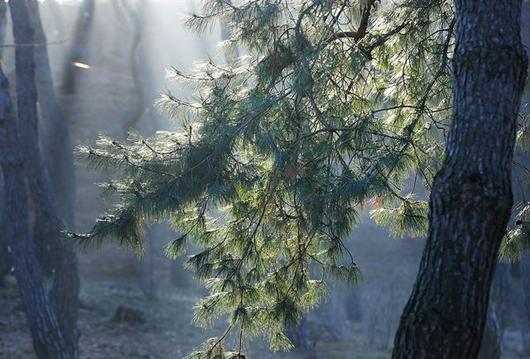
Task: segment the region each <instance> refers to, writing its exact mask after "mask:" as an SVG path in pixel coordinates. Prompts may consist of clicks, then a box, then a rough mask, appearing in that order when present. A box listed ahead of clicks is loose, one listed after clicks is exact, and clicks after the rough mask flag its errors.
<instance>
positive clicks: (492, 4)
mask: <svg viewBox="0 0 530 359" xmlns="http://www.w3.org/2000/svg"><path fill="white" fill-rule="evenodd" d="M455 4H456V26H457V32H456V49H455V53H454V58H453V65H454V78H453V103H454V105H453V106H454V110H453V121H452V124H451V129H450V132H449V137H448V141H447V150H446V157H445V160H444V163H443V166H442V169H441V170H440V172H439V173H438V174H437V176H436V178H435V180H434V183H433V188H432V192H431V200H430V218H429V220H430V228H429V237H428V240H427V243H426V247H425V250H424V252H423V256H422V260H421V263H420V268H419V273H418V277H417V278H416V283H415V285H414V289H413V291H412V294H411V297H410V299H409V301H408V303H407V305H406V307H405V309H404V312H403V314H402V317H401V321H400V326H399V329H398V331H397V334H396V337H395V342H394V351H393V356H392V357H393V358H395V359H397V358H400V359H401V358H403V359H404V358H406V359H414V358H448V359H449V358H451V359H471V358H476V357H477V354H478V351H479V348H480V343H481V339H482V334H483V330H484V324H485V322H486V314H487V307H488V300H489V290H490V285H491V281H492V276H493V273H494V270H495V265H496V262H497V254H498V249H499V245H500V243H501V240H502V237H503V235H504V233H505V230H506V225H507V223H508V219H509V216H510V210H511V207H512V202H513V200H512V191H511V163H512V157H513V147H514V142H515V131H516V119H517V114H518V111H519V103H520V99H521V95H522V91H523V86H524V81H525V78H526V68H527V58H526V55H525V53H524V49H523V47H522V44H521V39H520V34H519V31H520V16H521V0H466V1H464V0H455Z"/></svg>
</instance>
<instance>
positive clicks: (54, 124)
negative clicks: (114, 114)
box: [28, 0, 75, 230]
mask: <svg viewBox="0 0 530 359" xmlns="http://www.w3.org/2000/svg"><path fill="white" fill-rule="evenodd" d="M28 5H29V10H30V12H31V19H32V23H33V28H34V29H35V42H37V43H46V42H47V39H46V35H45V33H44V29H43V27H42V23H41V18H40V12H39V2H38V1H37V0H29V1H28ZM35 65H36V72H35V75H36V77H35V78H36V85H37V96H38V101H39V108H40V114H41V118H42V125H43V126H42V129H43V131H42V134H43V135H42V136H41V138H42V139H43V149H44V150H45V152H46V158H47V159H48V163H47V164H48V168H49V174H50V185H51V190H52V192H53V194H54V197H55V199H56V202H57V207H58V209H59V212H60V214H61V217H62V218H63V219H64V221H65V223H66V224H67V225H68V227H70V229H72V230H73V229H74V224H75V218H74V212H75V208H74V207H75V173H74V157H73V147H72V140H71V137H70V126H69V122H68V120H67V118H66V116H65V115H64V113H63V109H62V107H61V104H60V103H59V101H58V100H57V97H56V94H55V88H54V85H53V83H54V82H53V77H52V72H51V68H50V60H49V57H48V48H47V47H46V46H39V47H36V48H35ZM58 138H60V139H61V140H60V141H57V139H58Z"/></svg>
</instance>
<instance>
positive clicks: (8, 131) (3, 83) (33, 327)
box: [0, 1, 72, 359]
mask: <svg viewBox="0 0 530 359" xmlns="http://www.w3.org/2000/svg"><path fill="white" fill-rule="evenodd" d="M13 2H14V1H11V3H13ZM18 132H19V131H18V129H17V122H16V119H15V117H14V115H13V111H12V105H11V98H10V96H9V84H8V82H7V78H6V77H5V75H4V73H3V72H2V70H1V69H0V153H2V156H0V165H1V166H2V171H3V178H4V188H5V204H6V206H7V208H9V211H6V223H5V231H4V233H5V235H6V237H5V238H6V241H7V244H8V245H9V247H10V248H11V258H12V261H13V265H14V269H15V270H14V272H15V276H16V278H17V282H18V286H19V293H20V299H21V302H22V305H23V306H24V311H25V313H26V319H27V321H28V325H29V328H30V331H31V335H32V337H33V346H34V348H35V352H36V353H37V355H38V357H39V358H40V359H70V358H72V357H71V356H69V355H68V354H67V351H66V342H65V340H64V337H63V335H62V333H61V330H60V327H59V322H58V320H57V317H56V315H55V312H54V310H53V308H52V306H51V304H50V302H49V301H48V297H47V296H46V292H45V290H44V286H43V274H42V271H41V268H40V265H39V262H38V260H37V255H36V251H35V246H34V242H33V240H32V238H31V235H30V231H29V228H30V227H29V215H28V197H27V189H26V171H25V163H24V158H23V151H22V148H21V147H22V146H21V144H20V141H19V133H18Z"/></svg>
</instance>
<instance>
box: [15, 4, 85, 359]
mask: <svg viewBox="0 0 530 359" xmlns="http://www.w3.org/2000/svg"><path fill="white" fill-rule="evenodd" d="M9 5H10V10H11V17H12V20H13V34H14V37H15V43H16V44H17V45H18V46H17V47H16V51H15V61H16V77H17V86H16V88H17V110H18V125H19V130H20V145H21V148H22V152H23V154H24V157H25V173H26V179H27V183H28V189H29V194H30V198H31V202H32V204H33V208H34V212H35V215H34V217H35V223H36V226H35V228H34V236H35V238H36V239H35V240H36V241H38V242H42V243H46V244H49V246H50V252H51V253H53V256H49V257H47V260H48V261H49V260H50V259H51V258H53V259H54V261H53V262H52V263H47V264H49V265H51V266H52V268H53V284H52V288H51V290H50V293H49V294H50V297H49V300H50V303H51V305H52V308H53V310H54V312H55V316H56V318H57V321H58V324H59V327H60V329H61V333H62V338H63V340H64V342H65V347H64V348H63V350H64V353H62V354H61V355H62V356H57V358H63V357H65V358H76V357H77V340H78V331H77V310H78V292H79V277H78V272H77V258H76V256H75V253H74V251H73V247H72V244H71V243H69V242H67V241H66V240H65V238H64V235H63V234H62V232H61V231H62V230H63V229H64V224H63V222H62V220H61V218H60V216H59V215H58V211H57V207H56V206H55V203H54V201H53V198H52V193H51V190H50V184H49V178H48V173H47V168H46V166H45V163H44V160H43V156H42V153H41V151H40V147H39V136H38V115H37V89H36V86H35V58H34V47H32V46H20V45H22V44H32V43H34V42H35V40H34V29H33V27H32V24H31V17H30V12H29V9H28V7H27V2H26V1H10V2H9ZM39 335H40V336H43V335H44V336H45V334H43V333H39ZM34 340H35V338H34ZM35 349H36V351H37V355H39V357H42V358H56V357H53V356H52V357H50V356H47V355H48V354H47V353H46V352H43V351H42V348H39V347H38V346H37V345H35Z"/></svg>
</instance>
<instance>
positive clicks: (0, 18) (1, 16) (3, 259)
mask: <svg viewBox="0 0 530 359" xmlns="http://www.w3.org/2000/svg"><path fill="white" fill-rule="evenodd" d="M6 31H7V3H6V2H5V1H0V43H3V42H4V40H5V35H6ZM3 58H4V51H3V48H1V47H0V60H3ZM3 186H4V185H3V180H2V171H1V168H0V203H4V204H5V201H4V200H3V199H4V194H3ZM4 215H5V205H4V206H0V288H2V287H4V276H5V275H6V274H7V273H8V272H9V269H10V268H11V263H10V260H9V255H8V247H7V243H6V239H5V238H4V233H5V231H4V230H3V226H4V221H5V217H4Z"/></svg>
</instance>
